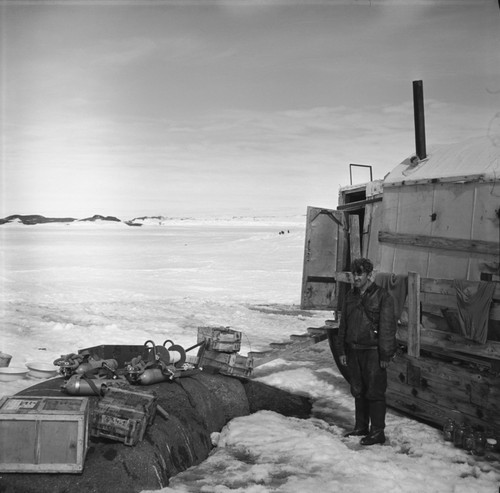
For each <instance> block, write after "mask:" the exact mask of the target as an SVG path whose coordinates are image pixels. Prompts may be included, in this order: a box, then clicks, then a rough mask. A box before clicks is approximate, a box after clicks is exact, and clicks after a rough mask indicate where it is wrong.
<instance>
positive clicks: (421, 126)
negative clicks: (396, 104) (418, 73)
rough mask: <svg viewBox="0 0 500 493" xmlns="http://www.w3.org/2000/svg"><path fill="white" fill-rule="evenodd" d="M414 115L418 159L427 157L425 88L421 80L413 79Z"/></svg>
mask: <svg viewBox="0 0 500 493" xmlns="http://www.w3.org/2000/svg"><path fill="white" fill-rule="evenodd" d="M413 116H414V119H415V148H416V151H417V156H418V159H420V160H422V159H425V158H426V157H427V151H426V149H425V121H424V89H423V87H422V81H421V80H414V81H413Z"/></svg>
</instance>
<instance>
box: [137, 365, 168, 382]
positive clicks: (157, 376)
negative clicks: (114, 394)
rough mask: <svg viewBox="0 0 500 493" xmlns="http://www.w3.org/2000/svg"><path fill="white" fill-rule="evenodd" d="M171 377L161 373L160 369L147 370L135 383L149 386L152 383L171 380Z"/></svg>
mask: <svg viewBox="0 0 500 493" xmlns="http://www.w3.org/2000/svg"><path fill="white" fill-rule="evenodd" d="M172 377H173V375H169V374H168V373H167V374H165V373H163V371H162V369H161V368H148V369H147V370H144V372H143V373H141V374H140V375H139V376H138V377H137V379H136V382H137V383H140V384H141V385H151V384H153V383H159V382H165V381H166V380H171V379H172Z"/></svg>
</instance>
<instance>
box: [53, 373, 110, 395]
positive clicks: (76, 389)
mask: <svg viewBox="0 0 500 493" xmlns="http://www.w3.org/2000/svg"><path fill="white" fill-rule="evenodd" d="M113 385H116V379H109V378H92V379H91V378H82V377H81V375H73V376H72V377H70V378H69V380H68V381H67V382H66V383H65V384H64V385H62V386H61V389H62V390H63V391H64V392H66V393H68V394H71V395H101V394H102V392H103V390H104V389H105V388H106V387H111V386H113Z"/></svg>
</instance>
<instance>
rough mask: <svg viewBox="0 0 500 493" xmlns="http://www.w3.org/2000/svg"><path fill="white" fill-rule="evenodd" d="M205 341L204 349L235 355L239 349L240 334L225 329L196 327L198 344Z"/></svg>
mask: <svg viewBox="0 0 500 493" xmlns="http://www.w3.org/2000/svg"><path fill="white" fill-rule="evenodd" d="M203 341H205V349H208V350H210V351H220V352H223V353H237V352H238V351H239V350H240V348H241V332H238V331H237V330H232V329H229V328H227V327H198V342H203Z"/></svg>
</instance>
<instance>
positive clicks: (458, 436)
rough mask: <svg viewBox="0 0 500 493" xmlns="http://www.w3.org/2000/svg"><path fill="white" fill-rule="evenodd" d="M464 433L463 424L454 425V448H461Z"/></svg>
mask: <svg viewBox="0 0 500 493" xmlns="http://www.w3.org/2000/svg"><path fill="white" fill-rule="evenodd" d="M464 433H465V427H464V425H463V424H457V425H455V429H454V430H453V444H454V445H455V447H458V448H463V446H464Z"/></svg>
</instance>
